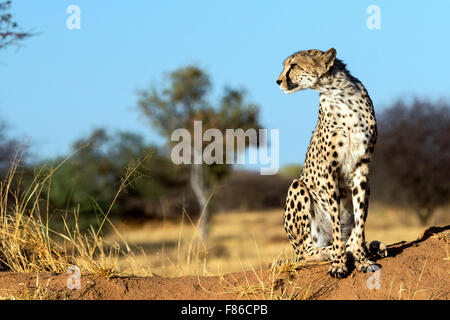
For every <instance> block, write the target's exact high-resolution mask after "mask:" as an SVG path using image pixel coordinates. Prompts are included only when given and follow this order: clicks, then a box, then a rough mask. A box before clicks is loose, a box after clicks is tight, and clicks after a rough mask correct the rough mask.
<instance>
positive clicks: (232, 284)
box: [0, 226, 450, 300]
mask: <svg viewBox="0 0 450 320" xmlns="http://www.w3.org/2000/svg"><path fill="white" fill-rule="evenodd" d="M449 230H450V226H446V227H432V228H429V229H427V230H426V231H425V232H424V233H423V234H422V235H421V236H420V237H419V238H418V239H417V240H415V241H412V242H401V243H396V244H392V245H389V246H388V255H387V257H384V258H380V259H378V260H377V263H378V264H379V265H380V266H381V269H380V270H379V271H378V272H376V273H372V274H363V273H358V272H356V271H355V270H353V271H352V273H351V274H350V275H349V276H348V277H347V278H345V279H342V280H338V279H333V278H331V277H329V276H328V275H327V274H326V272H327V269H328V265H326V264H318V265H308V266H304V267H303V268H301V269H299V270H297V269H295V268H293V267H292V266H288V265H286V266H283V267H282V268H280V269H272V270H270V269H265V270H264V269H263V270H259V271H248V272H242V273H233V274H226V275H223V276H211V277H194V276H186V277H180V278H161V277H151V278H130V277H126V278H122V277H117V278H111V279H105V278H102V277H99V276H95V275H90V274H86V275H84V274H83V275H82V276H81V288H80V289H79V290H69V289H68V288H67V279H68V275H67V274H50V273H45V274H44V273H40V274H24V273H10V272H2V273H0V296H1V297H3V298H12V299H36V298H42V299H193V300H194V299H449V298H450V294H449V292H450V280H449V279H450V277H449V272H450V269H449V264H450V248H449V243H450V231H449Z"/></svg>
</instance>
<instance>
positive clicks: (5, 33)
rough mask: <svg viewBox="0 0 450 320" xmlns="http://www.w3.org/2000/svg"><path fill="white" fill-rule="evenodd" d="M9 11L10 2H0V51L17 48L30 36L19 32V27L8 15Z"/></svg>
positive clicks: (9, 14)
mask: <svg viewBox="0 0 450 320" xmlns="http://www.w3.org/2000/svg"><path fill="white" fill-rule="evenodd" d="M10 9H11V1H3V2H0V49H5V48H7V47H9V46H19V45H20V42H21V41H23V40H24V39H26V38H28V37H30V36H31V35H32V34H31V33H28V32H23V31H21V30H20V28H19V25H18V24H17V22H15V21H14V20H13V18H12V15H11V13H9V10H10Z"/></svg>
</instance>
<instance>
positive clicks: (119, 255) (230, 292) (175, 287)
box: [0, 183, 450, 299]
mask: <svg viewBox="0 0 450 320" xmlns="http://www.w3.org/2000/svg"><path fill="white" fill-rule="evenodd" d="M43 186H44V184H40V183H37V184H36V186H35V187H33V188H30V190H29V194H28V196H25V197H22V198H20V199H16V201H15V205H13V206H12V207H14V208H13V209H11V201H9V203H6V202H7V198H6V197H4V196H3V197H0V198H1V199H2V200H1V203H0V208H1V214H0V222H1V228H0V230H1V232H0V237H1V239H0V244H1V246H0V249H1V251H0V253H1V255H0V261H1V262H2V264H1V265H2V268H1V269H2V270H4V271H3V272H1V273H0V297H2V298H3V299H449V297H450V295H449V291H450V290H449V289H450V281H449V273H450V269H449V261H450V248H449V246H448V244H449V243H450V235H449V233H450V226H448V225H449V224H450V215H449V208H444V209H441V210H439V211H438V212H436V214H435V215H434V216H433V217H432V219H431V220H430V221H429V225H428V226H422V225H420V224H419V222H418V220H417V219H416V218H415V216H414V215H413V214H412V213H411V212H409V211H407V210H402V209H399V208H386V207H383V206H379V205H377V204H372V205H371V209H370V212H369V218H368V223H367V229H366V230H367V240H368V241H371V240H379V241H381V242H383V243H385V244H387V245H388V249H387V257H382V258H381V257H378V260H377V262H378V263H379V264H380V265H381V267H382V268H381V271H380V274H379V275H380V277H379V279H380V282H379V285H380V286H379V288H378V289H373V290H371V289H369V287H368V281H370V279H369V277H371V276H372V275H371V274H362V273H357V272H356V271H354V270H353V271H352V273H351V274H350V275H349V276H348V277H347V278H346V279H343V280H337V279H333V278H331V277H329V276H328V275H327V274H326V271H327V269H328V265H327V264H326V263H318V264H310V265H298V264H297V265H296V264H292V263H289V262H285V263H283V264H281V265H280V266H279V267H274V268H270V265H271V263H273V262H274V261H276V260H279V259H281V260H284V261H287V260H286V259H288V258H292V254H293V251H292V249H291V247H290V244H289V243H288V241H287V238H286V235H285V234H284V230H283V226H282V210H281V209H279V210H270V211H261V212H222V213H217V214H215V215H213V217H212V219H211V221H210V224H209V230H208V239H207V241H206V242H205V243H202V242H201V241H199V239H198V232H197V228H196V223H195V220H192V219H191V218H190V217H189V215H187V214H185V215H183V217H182V219H181V221H178V222H174V221H169V220H165V221H158V222H156V221H153V222H147V223H135V224H130V223H128V224H116V225H113V224H111V223H110V221H109V220H108V219H107V215H108V212H106V213H104V219H103V220H102V223H101V226H102V225H109V228H110V230H111V232H110V233H109V234H108V235H107V236H106V237H104V238H102V236H101V233H100V232H99V230H95V229H91V231H90V233H88V234H83V233H81V232H80V231H79V229H78V228H77V227H76V226H75V227H70V226H69V225H66V231H65V232H63V233H55V235H54V236H50V234H51V233H52V231H50V230H49V228H48V227H46V225H45V222H44V220H42V219H41V218H38V217H40V216H42V214H40V215H38V212H36V210H38V209H36V208H39V206H36V205H33V203H34V201H38V200H37V199H38V198H39V192H40V191H39V190H40V189H39V188H40V187H43ZM7 188H8V185H7V184H5V185H2V195H5V192H6V191H7V190H6V189H7ZM25 202H28V203H25ZM13 203H14V202H13ZM30 204H31V206H30ZM27 208H28V209H27ZM75 215H76V213H75ZM431 226H435V227H431ZM436 226H441V227H436ZM425 230H426V231H425ZM55 238H57V239H55ZM70 265H75V266H78V267H79V268H80V270H81V287H80V289H79V290H69V289H68V288H67V280H68V277H69V275H68V274H67V273H66V271H67V268H68V267H69V266H70ZM371 283H372V282H371Z"/></svg>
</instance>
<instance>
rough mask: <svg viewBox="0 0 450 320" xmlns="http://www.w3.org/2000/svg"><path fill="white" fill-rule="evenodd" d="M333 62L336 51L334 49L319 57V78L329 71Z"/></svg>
mask: <svg viewBox="0 0 450 320" xmlns="http://www.w3.org/2000/svg"><path fill="white" fill-rule="evenodd" d="M334 60H336V49H334V48H331V49H330V50H328V51H326V52H324V53H323V54H322V55H321V57H320V61H319V63H320V66H321V68H319V70H318V71H319V72H318V73H319V76H322V75H324V74H325V73H327V72H328V70H330V68H331V66H332V65H333V63H334Z"/></svg>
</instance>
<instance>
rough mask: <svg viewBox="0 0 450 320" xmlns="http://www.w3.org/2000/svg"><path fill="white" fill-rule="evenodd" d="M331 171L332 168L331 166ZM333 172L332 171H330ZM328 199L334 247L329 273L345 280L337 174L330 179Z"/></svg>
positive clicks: (345, 266)
mask: <svg viewBox="0 0 450 320" xmlns="http://www.w3.org/2000/svg"><path fill="white" fill-rule="evenodd" d="M330 169H332V167H331V166H330ZM330 171H331V170H330ZM327 187H328V198H329V200H328V201H329V209H330V215H331V226H332V229H333V247H332V253H331V266H330V269H329V270H328V273H329V274H330V275H331V276H333V277H335V278H343V277H345V276H346V275H347V272H348V270H347V256H346V254H345V243H344V240H343V239H342V232H341V223H340V217H339V202H340V199H339V198H340V196H339V187H338V180H337V178H336V176H335V174H330V175H329V178H328V186H327Z"/></svg>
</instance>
